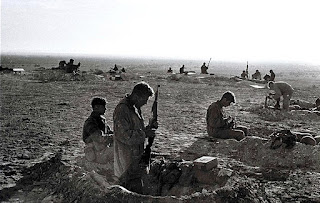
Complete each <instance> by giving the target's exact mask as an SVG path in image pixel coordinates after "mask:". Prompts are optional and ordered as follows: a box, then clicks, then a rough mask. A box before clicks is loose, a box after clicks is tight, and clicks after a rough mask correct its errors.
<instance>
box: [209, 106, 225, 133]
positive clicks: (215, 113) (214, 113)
mask: <svg viewBox="0 0 320 203" xmlns="http://www.w3.org/2000/svg"><path fill="white" fill-rule="evenodd" d="M206 120H207V132H208V134H209V136H213V135H214V133H215V132H216V131H217V130H219V129H222V128H223V127H224V126H225V125H226V121H225V119H224V116H223V109H222V106H221V104H220V103H219V101H216V102H214V103H212V104H211V105H210V106H209V108H208V110H207V116H206Z"/></svg>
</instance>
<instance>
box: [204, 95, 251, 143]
mask: <svg viewBox="0 0 320 203" xmlns="http://www.w3.org/2000/svg"><path fill="white" fill-rule="evenodd" d="M235 100H236V98H235V96H234V94H233V93H232V92H230V91H228V92H225V93H224V94H223V95H222V97H221V99H220V100H218V101H216V102H214V103H212V104H211V105H210V106H209V108H208V110H207V116H206V121H207V132H208V135H209V136H212V137H215V138H221V139H236V140H238V141H239V140H241V139H243V138H244V137H245V136H246V135H247V134H248V129H247V128H246V127H243V126H237V127H236V126H235V120H234V119H233V118H231V117H228V118H226V117H225V116H224V115H223V107H227V106H230V104H231V102H233V103H235Z"/></svg>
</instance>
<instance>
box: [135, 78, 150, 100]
mask: <svg viewBox="0 0 320 203" xmlns="http://www.w3.org/2000/svg"><path fill="white" fill-rule="evenodd" d="M132 94H137V95H139V96H141V95H148V96H149V97H151V96H153V94H154V91H153V89H152V87H150V85H148V83H146V82H143V81H142V82H139V83H138V84H136V85H135V86H134V88H133V90H132Z"/></svg>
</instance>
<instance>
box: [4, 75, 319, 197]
mask: <svg viewBox="0 0 320 203" xmlns="http://www.w3.org/2000/svg"><path fill="white" fill-rule="evenodd" d="M141 80H144V81H146V82H148V83H149V84H150V85H151V86H152V87H154V88H155V87H156V86H157V85H158V84H160V85H161V87H160V95H159V107H158V108H159V124H160V126H159V129H158V132H157V133H158V134H157V137H156V139H155V142H154V147H153V150H154V151H155V152H157V153H162V154H169V155H168V156H165V158H163V157H158V158H157V159H155V162H154V164H153V165H152V170H151V174H150V175H149V176H146V177H145V178H146V183H148V184H149V185H148V186H149V190H146V191H145V193H146V194H143V195H142V194H136V193H131V192H130V191H127V190H126V189H125V188H122V187H120V186H117V185H108V184H106V183H105V182H104V181H103V179H101V176H99V175H98V174H96V173H94V172H92V171H87V170H86V169H85V167H84V162H83V158H82V157H83V147H84V143H83V142H82V141H81V133H82V126H83V123H84V121H85V119H86V117H87V116H88V115H89V114H90V111H91V107H90V102H91V99H92V98H93V97H94V96H103V97H105V98H106V99H107V100H108V105H107V111H106V118H107V123H108V124H109V125H110V126H111V127H112V113H113V109H114V108H115V106H116V105H117V103H118V101H119V100H120V99H121V98H122V97H123V96H124V95H125V93H129V92H130V91H131V89H132V87H133V86H134V84H135V83H136V82H139V81H141ZM0 81H1V87H0V88H1V103H0V104H1V115H0V119H1V129H0V131H1V134H0V136H1V148H0V157H1V160H3V161H2V162H1V165H0V169H1V170H0V182H1V188H0V199H1V200H2V201H3V202H129V201H130V202H320V193H319V191H320V174H319V169H320V163H319V157H320V150H319V146H320V145H317V146H310V145H304V144H301V143H297V144H296V145H295V146H294V148H292V149H286V148H284V147H280V148H278V149H275V150H273V149H270V140H269V135H270V134H271V133H272V132H274V131H277V130H282V129H290V130H293V131H300V132H309V133H311V134H312V135H314V136H316V135H319V123H320V116H319V115H317V114H315V113H313V112H309V111H290V112H282V111H274V110H270V109H265V108H263V105H264V98H265V95H266V94H267V90H265V89H254V88H252V87H250V84H252V82H249V81H235V80H232V79H229V78H225V77H219V76H212V75H205V76H203V75H198V74H195V75H189V76H187V75H178V76H172V75H167V74H165V73H159V72H158V71H146V70H141V71H139V72H130V71H129V72H128V73H127V74H126V75H125V80H124V81H112V80H109V76H108V74H106V73H103V74H100V75H97V74H96V73H94V72H88V73H86V74H85V75H81V77H80V76H79V77H78V78H73V77H71V76H69V75H64V74H62V73H57V72H54V71H52V70H38V71H30V72H26V73H25V74H24V75H13V74H1V75H0ZM288 82H290V83H291V84H292V86H293V87H294V88H295V90H296V91H295V95H294V97H295V98H300V99H304V100H307V101H311V102H313V101H314V100H315V96H319V92H320V89H319V87H320V86H319V80H312V81H311V80H308V79H303V78H298V79H297V78H292V79H288ZM227 90H230V91H233V92H234V93H235V94H236V97H237V104H235V105H232V106H230V107H228V108H227V109H226V114H228V115H231V116H234V117H236V118H237V123H238V124H241V125H245V126H248V127H249V128H250V135H251V136H250V137H248V138H246V139H245V140H243V141H241V142H237V141H233V140H217V139H209V138H208V137H207V135H206V123H205V115H206V110H207V107H208V106H209V105H210V104H211V103H212V102H214V101H216V100H218V99H220V97H221V95H222V94H223V92H225V91H227ZM151 104H152V101H150V102H149V103H148V104H147V106H146V107H144V108H143V112H144V116H145V119H146V120H148V118H149V117H150V116H151V113H150V108H151ZM204 155H205V156H213V157H217V159H218V166H217V167H216V168H214V169H212V170H210V171H207V172H205V173H202V172H201V171H200V172H199V171H198V170H197V168H196V167H195V166H194V165H193V164H192V161H193V160H195V159H196V158H199V157H201V156H204ZM164 171H166V172H164ZM168 171H170V172H168ZM170 177H175V178H170ZM188 177H189V178H188ZM203 177H205V178H203ZM160 180H161V181H160ZM171 180H175V181H171ZM170 181H171V182H170ZM152 187H154V189H152ZM150 188H151V189H150Z"/></svg>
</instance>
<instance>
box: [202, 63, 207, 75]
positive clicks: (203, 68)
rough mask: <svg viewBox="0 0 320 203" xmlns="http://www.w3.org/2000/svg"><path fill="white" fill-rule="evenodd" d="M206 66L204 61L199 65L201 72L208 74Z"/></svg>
mask: <svg viewBox="0 0 320 203" xmlns="http://www.w3.org/2000/svg"><path fill="white" fill-rule="evenodd" d="M207 70H208V67H207V66H206V63H205V62H204V63H203V64H202V66H201V74H208V71H207Z"/></svg>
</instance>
